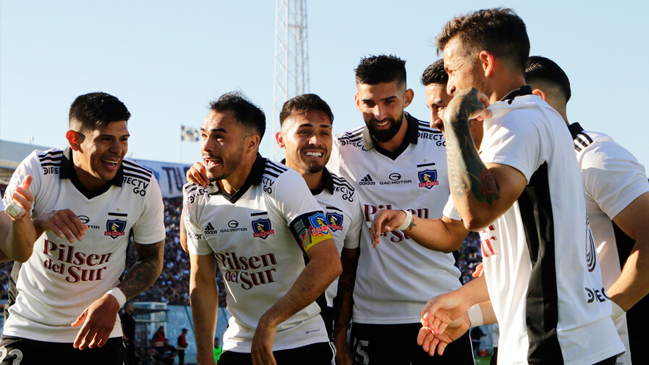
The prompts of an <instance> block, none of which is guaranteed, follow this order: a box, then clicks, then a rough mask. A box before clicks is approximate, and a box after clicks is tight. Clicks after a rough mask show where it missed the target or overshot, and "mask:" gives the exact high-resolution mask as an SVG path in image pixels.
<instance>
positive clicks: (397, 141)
mask: <svg viewBox="0 0 649 365" xmlns="http://www.w3.org/2000/svg"><path fill="white" fill-rule="evenodd" d="M407 131H408V118H406V114H405V112H404V114H403V118H402V119H401V128H399V131H397V134H395V135H394V137H392V139H390V140H389V141H386V142H379V141H378V140H376V139H375V140H374V143H376V144H377V145H378V146H379V147H381V148H383V149H384V150H388V151H390V152H394V151H396V150H397V149H398V148H399V147H401V144H402V143H403V140H404V139H405V138H406V132H407Z"/></svg>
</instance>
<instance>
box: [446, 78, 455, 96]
mask: <svg viewBox="0 0 649 365" xmlns="http://www.w3.org/2000/svg"><path fill="white" fill-rule="evenodd" d="M454 92H455V85H453V84H452V83H450V80H449V83H448V84H447V85H446V93H447V94H449V95H453V93H454Z"/></svg>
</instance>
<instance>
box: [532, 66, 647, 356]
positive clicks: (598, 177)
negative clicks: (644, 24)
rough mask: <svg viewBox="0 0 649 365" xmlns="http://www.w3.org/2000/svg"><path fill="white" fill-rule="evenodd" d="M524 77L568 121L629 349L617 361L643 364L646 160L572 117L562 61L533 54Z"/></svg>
mask: <svg viewBox="0 0 649 365" xmlns="http://www.w3.org/2000/svg"><path fill="white" fill-rule="evenodd" d="M525 80H526V82H527V84H528V85H530V87H531V88H532V93H533V94H535V95H538V96H540V97H541V98H542V99H543V100H545V101H546V102H547V103H548V104H550V106H551V107H553V108H554V109H555V110H557V111H558V112H559V114H561V116H562V117H563V120H564V121H565V122H566V125H568V126H569V127H568V128H569V130H570V133H571V134H572V138H573V140H574V147H575V152H576V154H577V161H578V162H579V167H580V168H581V175H582V178H583V180H584V191H585V192H586V210H587V212H588V218H589V220H590V225H591V227H592V230H593V238H594V239H595V245H596V246H597V253H598V258H599V262H600V264H601V267H602V281H603V284H604V287H605V288H607V289H606V294H607V295H608V296H609V298H611V304H613V307H614V310H613V314H614V316H615V317H617V319H616V320H615V324H616V327H617V330H618V334H619V335H620V338H621V339H622V342H624V344H625V347H626V349H627V351H626V353H625V354H624V355H622V356H621V357H619V358H618V359H617V364H625V365H629V364H631V363H633V364H641V363H643V362H644V361H646V360H644V357H645V355H644V351H645V350H644V346H645V345H646V344H647V342H648V341H649V332H647V328H648V327H649V298H647V297H646V295H647V293H648V292H649V276H648V275H647V271H649V225H648V224H647V222H646V217H647V216H648V215H649V183H648V182H647V176H646V175H645V169H644V166H642V165H641V164H640V163H639V162H638V160H636V158H635V157H634V156H633V155H632V154H631V153H630V152H629V151H627V150H626V149H624V148H623V147H622V146H620V145H619V144H617V143H615V141H613V139H612V138H611V137H609V136H607V135H605V134H603V133H598V132H590V131H585V130H584V129H583V128H582V127H581V126H580V125H579V123H573V124H570V123H569V122H568V114H567V111H566V109H567V103H568V101H569V100H570V80H569V79H568V76H567V75H566V74H565V72H564V71H563V70H562V69H561V67H559V65H557V64H556V63H554V62H553V61H552V60H550V59H547V58H545V57H540V56H532V57H530V58H529V59H528V60H527V65H526V68H525ZM625 311H626V314H624V312H625ZM631 360H633V362H632V361H631Z"/></svg>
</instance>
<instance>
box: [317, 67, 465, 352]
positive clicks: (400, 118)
mask: <svg viewBox="0 0 649 365" xmlns="http://www.w3.org/2000/svg"><path fill="white" fill-rule="evenodd" d="M356 87H357V94H356V96H355V99H356V107H357V108H358V110H359V111H360V112H361V114H362V116H363V119H364V121H365V126H363V127H360V128H357V129H355V130H352V131H350V132H346V133H344V134H342V135H338V136H336V137H335V138H334V148H333V152H332V157H331V161H330V163H329V165H328V166H329V167H330V168H331V169H332V171H334V172H337V173H339V174H340V175H343V176H344V177H345V178H346V179H347V180H349V181H352V182H353V183H354V187H355V188H356V190H357V194H359V198H360V201H361V204H362V205H363V207H364V214H365V222H366V224H367V225H368V226H369V224H370V223H371V222H372V220H373V219H374V216H375V215H376V214H377V213H378V212H379V211H380V210H381V209H391V210H398V209H404V210H406V211H407V212H408V214H409V215H412V216H413V217H414V216H416V217H418V218H440V217H441V216H442V210H443V207H444V204H445V203H446V201H447V199H448V196H449V190H448V178H447V176H446V170H447V169H446V147H445V141H444V137H443V136H442V133H441V132H440V131H439V130H436V129H432V128H430V127H429V125H428V123H425V122H423V121H420V120H418V119H416V118H414V117H413V116H411V115H410V114H408V113H406V112H405V111H404V109H405V108H406V107H407V106H408V105H410V103H411V101H412V98H413V95H414V93H413V91H412V90H411V89H408V88H407V86H406V69H405V61H403V60H401V59H399V58H398V57H395V56H387V55H379V56H372V57H367V58H364V59H362V60H361V62H360V64H359V66H358V68H357V69H356ZM407 228H408V227H400V228H399V229H398V230H394V231H391V232H386V233H384V234H382V235H381V236H380V238H381V243H380V244H379V245H378V246H376V248H373V247H372V237H371V236H370V235H369V231H368V230H365V229H364V230H363V231H362V233H361V243H360V250H361V255H360V259H359V263H358V269H357V274H356V283H355V287H354V293H353V299H354V308H353V322H354V324H353V327H352V347H353V348H352V353H353V354H354V359H355V362H356V363H359V364H410V363H412V364H473V356H472V351H471V342H470V339H469V337H468V335H465V336H464V338H463V339H462V341H461V342H456V343H453V344H452V345H451V346H450V347H449V348H448V352H447V353H445V355H444V356H443V357H441V358H440V357H437V358H434V359H433V358H431V357H430V356H428V354H427V353H426V352H424V351H422V349H421V348H420V347H419V346H417V342H416V340H417V333H418V331H419V329H420V328H421V323H420V320H419V316H420V312H421V308H422V307H423V305H424V304H425V303H426V301H427V300H428V299H429V298H430V297H432V296H435V295H438V294H442V293H446V292H449V291H451V290H454V289H457V288H458V287H459V286H460V280H459V277H460V272H459V270H458V269H457V268H456V267H455V266H454V261H455V260H454V258H453V255H452V254H450V252H452V251H454V250H456V249H457V248H458V247H459V246H460V244H461V243H462V239H463V238H464V237H461V238H459V239H457V240H455V241H453V242H446V244H445V245H439V246H437V247H434V249H435V250H437V251H433V250H430V249H428V248H425V247H422V246H420V245H419V244H417V243H415V242H414V241H413V240H412V239H411V237H410V236H409V235H407V234H406V233H404V232H403V231H402V230H404V229H407ZM339 295H340V292H339ZM337 323H338V322H337ZM340 323H341V324H344V323H345V320H344V318H343V319H341V320H340ZM341 330H344V329H343V328H341ZM395 348H398V349H399V351H395ZM339 351H342V350H341V349H340V348H339Z"/></svg>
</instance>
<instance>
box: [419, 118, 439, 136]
mask: <svg viewBox="0 0 649 365" xmlns="http://www.w3.org/2000/svg"><path fill="white" fill-rule="evenodd" d="M419 130H420V131H424V132H428V133H435V134H442V132H441V131H440V130H439V129H436V128H431V127H430V125H429V124H428V123H425V122H422V121H419Z"/></svg>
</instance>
